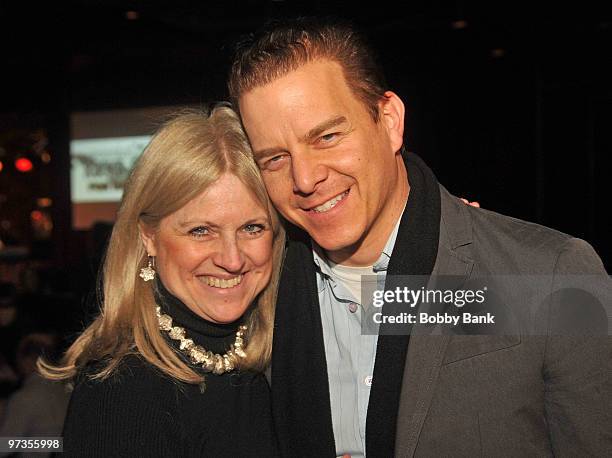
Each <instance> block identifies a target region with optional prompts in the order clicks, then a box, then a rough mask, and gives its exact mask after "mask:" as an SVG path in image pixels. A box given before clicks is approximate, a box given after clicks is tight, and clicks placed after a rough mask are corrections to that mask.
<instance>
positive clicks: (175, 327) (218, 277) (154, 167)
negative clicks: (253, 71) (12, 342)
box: [41, 106, 284, 457]
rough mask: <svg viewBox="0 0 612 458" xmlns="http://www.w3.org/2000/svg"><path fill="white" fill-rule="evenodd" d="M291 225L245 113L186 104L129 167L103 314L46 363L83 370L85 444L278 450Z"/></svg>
mask: <svg viewBox="0 0 612 458" xmlns="http://www.w3.org/2000/svg"><path fill="white" fill-rule="evenodd" d="M283 244H284V232H283V230H282V228H281V226H280V224H279V221H278V218H277V216H276V214H275V212H274V209H273V207H272V205H271V203H270V201H269V199H268V197H267V194H266V191H265V187H264V185H263V182H262V180H261V176H260V174H259V170H258V169H257V166H256V165H255V163H254V162H253V160H252V159H251V156H250V147H249V144H248V141H247V139H246V137H245V135H244V133H243V131H242V129H241V127H240V121H239V120H238V117H237V116H236V114H235V113H234V112H233V111H232V110H231V109H229V108H227V107H223V106H221V107H217V108H215V109H214V110H212V112H211V113H210V115H205V114H202V113H189V114H184V115H180V116H178V117H176V118H175V119H173V120H171V121H170V122H168V123H167V124H166V125H164V126H163V127H162V128H161V130H160V131H159V132H158V133H157V134H156V135H155V137H154V138H153V139H152V141H151V143H150V144H149V145H148V147H147V148H146V150H145V152H144V153H143V155H142V156H141V158H140V159H139V160H138V162H137V163H136V166H135V168H134V170H133V172H132V174H131V175H130V178H129V180H128V182H127V184H126V187H125V190H124V196H123V200H122V203H121V207H120V209H119V212H118V216H117V221H116V223H115V226H114V228H113V232H112V236H111V239H110V244H109V248H108V251H107V254H106V258H105V262H104V270H103V278H104V282H103V283H104V285H103V300H102V303H103V306H102V311H101V314H100V316H99V317H98V318H97V319H96V320H95V321H94V322H93V324H92V325H91V326H89V327H88V328H87V329H86V330H85V332H84V333H83V334H82V335H81V336H80V337H79V338H78V339H77V340H76V341H75V343H74V344H73V345H72V346H71V347H70V348H69V350H68V351H67V353H66V355H65V358H64V361H63V364H62V365H61V366H60V367H52V366H49V365H45V364H41V370H42V372H43V373H44V374H45V375H46V376H47V377H49V378H53V379H74V382H75V388H74V392H73V395H72V400H71V403H70V407H69V410H68V415H67V420H66V424H65V428H64V452H65V453H67V454H68V455H74V456H131V457H133V456H165V457H166V456H181V457H186V456H274V455H275V454H276V451H275V448H274V444H275V442H274V440H275V439H274V436H273V431H272V421H271V414H270V399H269V388H268V386H267V384H266V381H265V378H264V376H263V374H262V371H263V370H264V368H265V367H266V366H267V364H268V363H269V359H270V352H271V342H272V326H273V321H274V299H275V290H276V285H277V282H278V270H279V266H280V256H281V254H282V250H283Z"/></svg>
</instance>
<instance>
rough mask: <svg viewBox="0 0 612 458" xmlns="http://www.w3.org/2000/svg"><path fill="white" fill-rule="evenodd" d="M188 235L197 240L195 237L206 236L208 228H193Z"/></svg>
mask: <svg viewBox="0 0 612 458" xmlns="http://www.w3.org/2000/svg"><path fill="white" fill-rule="evenodd" d="M189 233H190V234H191V235H193V236H194V237H196V238H197V237H204V236H205V235H208V234H209V231H208V228H207V227H205V226H198V227H194V228H193V229H191V230H190V231H189Z"/></svg>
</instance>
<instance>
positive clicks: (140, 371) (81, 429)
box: [62, 287, 276, 457]
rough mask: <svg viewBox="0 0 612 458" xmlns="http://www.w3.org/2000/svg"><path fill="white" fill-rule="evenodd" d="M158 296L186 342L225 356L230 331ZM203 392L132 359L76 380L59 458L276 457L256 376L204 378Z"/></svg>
mask: <svg viewBox="0 0 612 458" xmlns="http://www.w3.org/2000/svg"><path fill="white" fill-rule="evenodd" d="M161 290H162V291H161V294H160V295H159V296H158V303H159V302H162V304H160V305H161V306H162V309H163V311H164V312H165V313H167V314H168V315H170V316H171V317H172V318H173V322H174V323H176V324H178V325H180V326H183V327H184V328H185V330H186V333H187V337H190V338H192V339H193V340H194V342H195V343H197V344H199V345H202V346H203V347H204V348H206V349H208V350H211V351H213V352H215V353H220V354H223V353H224V352H225V351H227V349H228V348H229V346H230V345H231V344H232V343H233V342H234V338H235V333H236V330H237V326H238V323H233V324H228V325H218V324H214V323H210V322H207V321H204V320H203V319H202V318H200V317H198V316H197V315H195V314H194V313H193V312H191V310H189V309H188V308H187V307H186V306H185V305H184V304H182V303H181V302H180V301H178V300H177V299H176V298H174V297H172V296H171V295H170V294H169V293H167V291H165V290H163V287H162V288H161ZM172 344H173V345H175V341H172ZM175 347H176V345H175ZM205 385H206V388H205V390H204V392H202V391H201V387H200V386H197V385H190V384H186V383H182V382H179V381H176V380H173V379H172V378H170V377H168V376H166V375H164V374H162V373H161V372H160V371H159V370H158V369H156V368H155V367H153V366H152V365H150V364H149V363H147V362H146V361H145V360H144V359H143V358H141V357H139V356H135V355H133V356H128V357H127V358H125V360H124V361H123V362H122V363H121V365H120V367H119V369H118V370H117V371H116V372H115V373H114V374H113V375H112V376H111V377H110V378H108V379H106V380H104V381H102V382H99V381H91V380H88V379H86V378H85V377H81V379H80V381H79V382H78V383H77V384H76V386H75V389H74V392H73V395H72V399H71V402H70V406H69V408H68V414H67V418H66V423H65V426H64V453H63V455H62V456H63V457H68V456H78V457H85V456H104V457H107V456H126V457H174V456H176V457H195V456H198V457H226V456H227V457H271V456H276V451H275V438H274V435H273V430H272V419H271V411H270V392H269V391H270V390H269V387H268V385H267V382H266V380H265V378H264V376H263V375H262V374H255V373H251V372H236V371H234V372H229V373H226V374H223V375H213V374H207V375H206V381H205Z"/></svg>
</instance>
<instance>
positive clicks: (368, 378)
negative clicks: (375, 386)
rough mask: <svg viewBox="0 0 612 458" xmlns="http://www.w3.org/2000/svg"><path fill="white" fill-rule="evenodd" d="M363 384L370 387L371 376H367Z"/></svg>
mask: <svg viewBox="0 0 612 458" xmlns="http://www.w3.org/2000/svg"><path fill="white" fill-rule="evenodd" d="M363 382H364V383H365V384H366V386H372V376H371V375H368V376H367V377H366V378H365V379H364V381H363Z"/></svg>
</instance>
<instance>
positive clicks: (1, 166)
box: [0, 161, 4, 172]
mask: <svg viewBox="0 0 612 458" xmlns="http://www.w3.org/2000/svg"><path fill="white" fill-rule="evenodd" d="M3 168H4V164H3V163H2V161H0V172H2V169H3Z"/></svg>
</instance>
